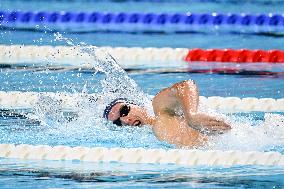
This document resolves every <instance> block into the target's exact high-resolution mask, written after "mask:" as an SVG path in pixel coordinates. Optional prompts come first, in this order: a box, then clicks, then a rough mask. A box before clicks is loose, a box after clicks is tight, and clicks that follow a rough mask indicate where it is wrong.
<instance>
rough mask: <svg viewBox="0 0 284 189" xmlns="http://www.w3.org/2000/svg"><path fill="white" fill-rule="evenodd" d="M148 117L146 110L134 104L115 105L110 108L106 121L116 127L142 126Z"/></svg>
mask: <svg viewBox="0 0 284 189" xmlns="http://www.w3.org/2000/svg"><path fill="white" fill-rule="evenodd" d="M147 116H148V114H147V112H146V109H145V108H142V107H140V106H137V105H134V104H128V103H117V104H116V105H114V106H113V107H112V109H111V110H110V113H109V115H108V120H110V121H112V122H113V123H114V124H116V125H119V126H121V125H130V126H142V125H145V124H146V117H147Z"/></svg>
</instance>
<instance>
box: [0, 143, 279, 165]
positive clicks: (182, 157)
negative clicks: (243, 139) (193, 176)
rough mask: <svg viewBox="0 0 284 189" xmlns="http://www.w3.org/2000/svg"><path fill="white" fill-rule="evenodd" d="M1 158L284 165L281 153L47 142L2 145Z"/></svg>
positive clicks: (0, 149)
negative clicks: (112, 146)
mask: <svg viewBox="0 0 284 189" xmlns="http://www.w3.org/2000/svg"><path fill="white" fill-rule="evenodd" d="M0 157H3V158H17V159H25V160H61V161H64V160H79V161H88V162H105V163H109V162H121V163H155V164H176V165H184V166H200V165H206V166H234V165H274V166H283V165H284V156H283V155H282V154H281V153H278V152H257V151H250V152H243V151H218V150H212V151H202V150H183V149H170V150H164V149H143V148H104V147H93V148H88V147H81V146H77V147H68V146H54V147H51V146H47V145H39V146H33V145H27V144H21V145H13V144H0Z"/></svg>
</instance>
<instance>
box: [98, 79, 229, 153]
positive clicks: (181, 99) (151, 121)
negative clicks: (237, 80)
mask: <svg viewBox="0 0 284 189" xmlns="http://www.w3.org/2000/svg"><path fill="white" fill-rule="evenodd" d="M198 104H199V92H198V87H197V85H196V84H195V82H194V81H191V80H188V81H183V82H180V83H176V84H174V85H173V86H171V87H168V88H165V89H163V90H162V91H160V92H159V93H158V94H157V95H156V96H155V97H154V99H153V101H152V106H153V110H154V114H155V116H151V115H150V114H149V113H147V110H146V109H145V108H144V107H141V106H138V105H136V104H135V103H133V102H130V101H128V100H127V99H122V98H121V99H116V100H115V101H113V102H112V103H110V104H109V105H108V106H107V107H106V109H105V110H104V115H103V116H104V118H106V119H107V120H109V121H112V122H113V123H114V124H116V125H119V126H123V125H128V126H139V127H140V126H143V125H149V126H151V127H152V130H153V132H154V134H155V136H156V137H157V138H158V139H159V140H162V141H166V142H168V143H171V144H175V145H176V146H178V147H190V148H194V147H200V146H204V145H206V142H207V141H208V136H209V135H218V134H222V133H224V132H226V131H228V130H230V129H231V127H230V125H228V124H227V123H225V122H224V121H223V120H221V119H217V118H215V117H212V116H210V115H207V114H204V113H199V112H198Z"/></svg>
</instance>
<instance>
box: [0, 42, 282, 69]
mask: <svg viewBox="0 0 284 189" xmlns="http://www.w3.org/2000/svg"><path fill="white" fill-rule="evenodd" d="M98 50H99V51H100V52H108V53H110V54H111V55H112V56H113V57H114V58H115V59H117V60H118V61H119V62H125V61H131V63H129V65H135V64H136V63H135V61H164V62H165V61H180V62H198V61H200V62H230V63H256V62H259V63H284V50H249V49H238V50H234V49H186V48H140V47H133V48H126V47H99V48H98ZM92 59H93V58H92V57H91V56H88V54H87V53H82V52H81V51H80V48H79V47H68V46H20V45H1V46H0V63H5V64H18V63H29V64H43V63H56V64H57V65H60V64H62V65H65V64H67V65H68V64H72V65H73V66H78V64H79V63H86V62H90V61H92Z"/></svg>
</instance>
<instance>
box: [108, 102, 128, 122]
mask: <svg viewBox="0 0 284 189" xmlns="http://www.w3.org/2000/svg"><path fill="white" fill-rule="evenodd" d="M117 103H130V102H129V101H128V100H127V99H126V98H117V99H115V100H114V101H112V102H111V103H109V105H107V106H106V108H105V110H104V115H103V117H104V118H106V119H108V114H109V113H110V111H111V109H112V107H114V106H115V105H116V104H117Z"/></svg>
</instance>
